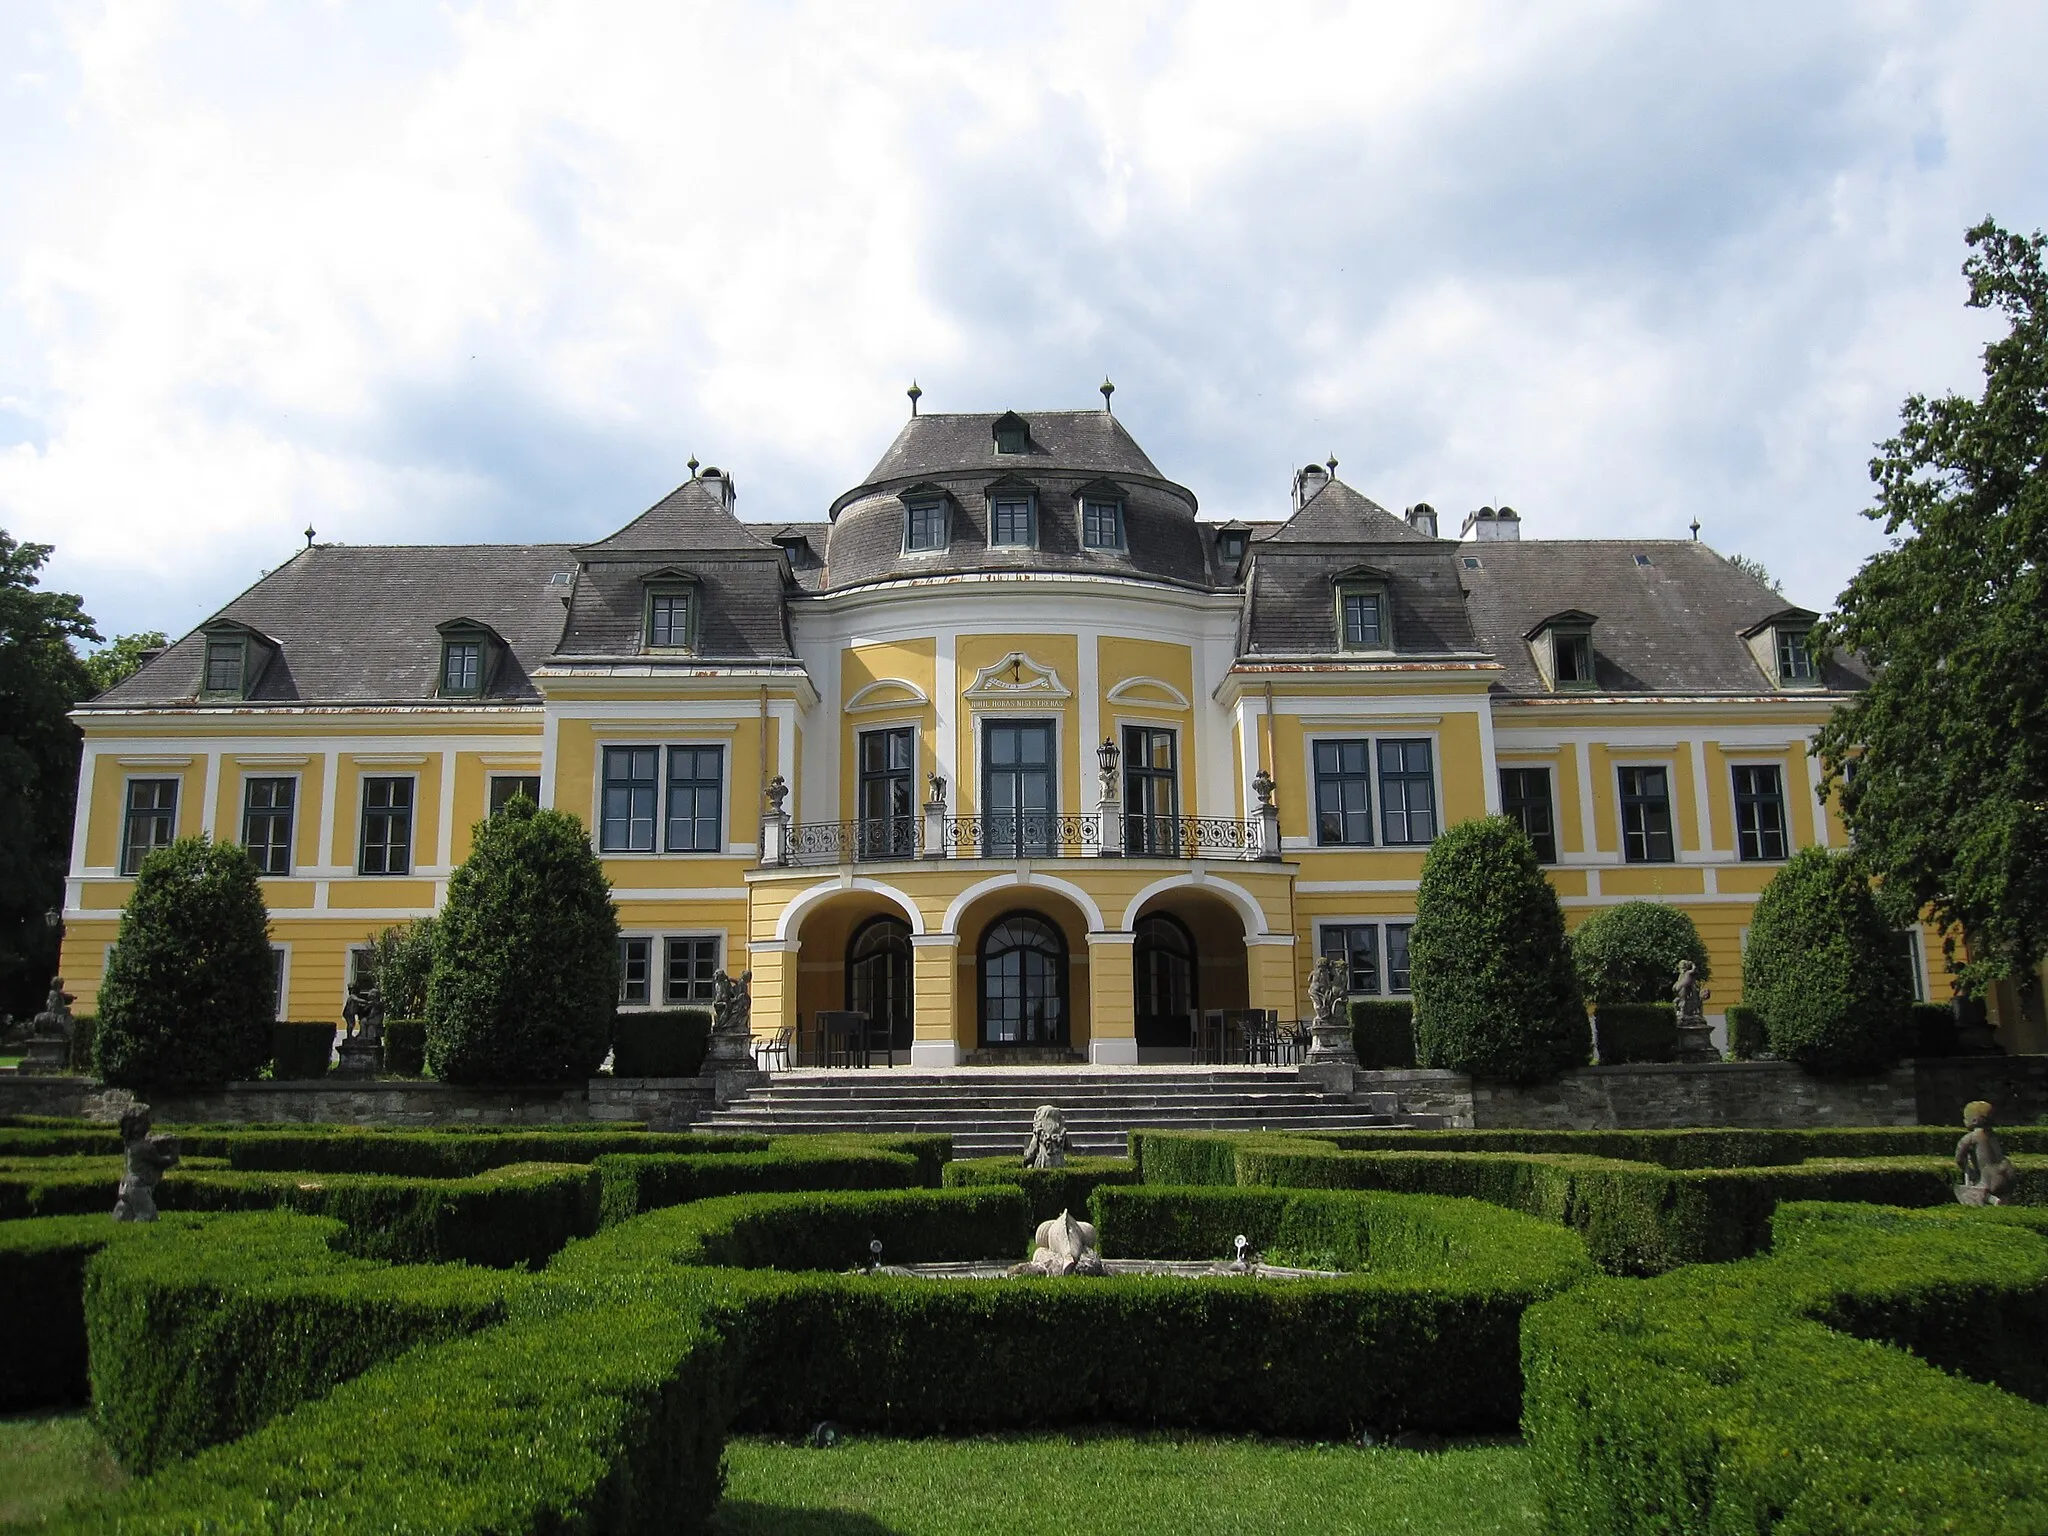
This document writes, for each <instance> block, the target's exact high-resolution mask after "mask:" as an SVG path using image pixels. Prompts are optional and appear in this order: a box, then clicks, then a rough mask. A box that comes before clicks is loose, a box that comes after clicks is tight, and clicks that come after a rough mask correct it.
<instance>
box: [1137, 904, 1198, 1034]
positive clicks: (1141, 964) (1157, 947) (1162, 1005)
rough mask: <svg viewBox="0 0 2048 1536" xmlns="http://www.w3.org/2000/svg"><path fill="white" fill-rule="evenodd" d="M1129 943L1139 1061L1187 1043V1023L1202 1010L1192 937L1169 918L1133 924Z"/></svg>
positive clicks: (1162, 914)
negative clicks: (1130, 943) (1135, 925)
mask: <svg viewBox="0 0 2048 1536" xmlns="http://www.w3.org/2000/svg"><path fill="white" fill-rule="evenodd" d="M1133 931H1134V934H1135V938H1134V941H1133V944H1132V954H1131V966H1132V1004H1131V1006H1132V1014H1133V1017H1134V1025H1135V1029H1136V1033H1137V1037H1138V1050H1139V1052H1140V1056H1139V1060H1141V1061H1142V1060H1144V1053H1146V1052H1150V1051H1165V1050H1171V1049H1174V1048H1176V1047H1179V1048H1185V1047H1186V1046H1187V1044H1188V1031H1189V1022H1188V1021H1189V1020H1190V1018H1192V1017H1193V1015H1194V1012H1195V1010H1196V1009H1198V1008H1200V1007H1201V1006H1202V1001H1201V978H1200V974H1199V971H1198V969H1197V967H1196V963H1195V940H1194V935H1192V934H1191V933H1189V932H1188V926H1187V924H1186V923H1184V922H1182V921H1181V920H1180V919H1179V918H1177V917H1174V916H1173V915H1172V914H1170V913H1166V912H1155V913H1153V914H1152V915H1151V916H1149V917H1141V918H1139V919H1138V926H1137V928H1136V929H1135V930H1133Z"/></svg>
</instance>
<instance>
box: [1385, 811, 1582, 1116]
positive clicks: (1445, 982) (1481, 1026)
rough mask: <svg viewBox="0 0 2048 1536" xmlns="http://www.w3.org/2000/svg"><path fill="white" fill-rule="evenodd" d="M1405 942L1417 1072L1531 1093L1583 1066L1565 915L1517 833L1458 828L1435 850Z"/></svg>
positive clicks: (1489, 820)
mask: <svg viewBox="0 0 2048 1536" xmlns="http://www.w3.org/2000/svg"><path fill="white" fill-rule="evenodd" d="M1408 942H1409V963H1410V975H1411V984H1412V986H1413V987H1414V990H1415V1048H1416V1060H1417V1061H1418V1062H1419V1063H1420V1064H1421V1065H1422V1066H1425V1067H1447V1068H1449V1069H1451V1070H1452V1071H1456V1072H1469V1073H1471V1074H1472V1075H1474V1076H1475V1077H1488V1078H1500V1079H1506V1080H1508V1081H1511V1082H1530V1081H1534V1080H1537V1079H1540V1078H1545V1077H1552V1076H1555V1075H1556V1074H1557V1073H1559V1072H1562V1071H1564V1070H1566V1069H1568V1068H1571V1067H1579V1066H1584V1065H1585V1063H1586V1060H1587V1058H1588V1057H1589V1056H1590V1055H1591V1054H1592V1049H1593V1037H1592V1032H1591V1029H1590V1027H1589V1026H1588V1024H1587V1022H1586V1007H1585V1003H1584V1001H1583V1000H1582V998H1581V996H1580V992H1579V982H1578V977H1577V976H1576V975H1575V974H1574V973H1573V971H1572V956H1571V949H1570V946H1569V945H1568V944H1567V943H1566V941H1565V934H1564V912H1563V909H1562V908H1560V907H1559V906H1558V904H1557V892H1556V891H1554V890H1553V889H1552V888H1551V885H1550V882H1549V881H1548V880H1546V879H1544V878H1543V871H1542V868H1541V867H1540V866H1539V865H1538V864H1537V862H1536V850H1535V848H1534V847H1533V846H1531V844H1530V842H1529V838H1528V835H1527V834H1526V833H1524V832H1523V831H1522V829H1521V827H1520V826H1518V825H1517V824H1516V823H1514V822H1513V821H1510V820H1509V819H1508V818H1506V817H1504V816H1488V817H1485V818H1483V819H1481V820H1476V821H1466V822H1460V823H1459V824H1458V825H1457V826H1455V827H1452V828H1451V829H1450V830H1449V831H1447V832H1445V833H1444V835H1443V836H1441V837H1439V838H1438V839H1437V840H1436V842H1435V843H1434V844H1432V845H1431V847H1430V850H1429V856H1428V857H1427V858H1426V859H1424V860H1423V864H1422V883H1421V886H1420V888H1419V889H1418V890H1417V892H1416V896H1415V929H1414V932H1413V933H1412V934H1411V935H1410V936H1409V941H1408Z"/></svg>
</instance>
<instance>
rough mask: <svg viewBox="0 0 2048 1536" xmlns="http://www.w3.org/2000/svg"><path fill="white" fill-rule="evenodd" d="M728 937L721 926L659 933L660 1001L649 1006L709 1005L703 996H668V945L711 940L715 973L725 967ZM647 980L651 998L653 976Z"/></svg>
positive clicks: (708, 999)
mask: <svg viewBox="0 0 2048 1536" xmlns="http://www.w3.org/2000/svg"><path fill="white" fill-rule="evenodd" d="M620 937H621V938H623V937H625V935H623V934H621V935H620ZM728 937H729V936H728V935H727V933H726V931H725V930H724V929H723V928H683V929H677V930H676V931H674V932H670V933H664V934H662V935H661V989H660V990H661V1001H660V1002H659V1003H652V1004H650V1006H652V1007H657V1008H696V1007H699V1006H708V1005H709V1003H710V1001H711V999H710V998H709V997H703V998H695V997H689V998H672V997H670V996H669V995H668V982H669V966H668V947H669V945H671V944H673V943H677V942H684V943H701V942H703V941H704V940H706V939H709V940H710V941H711V942H712V943H713V944H715V945H716V946H717V954H716V956H715V957H714V960H713V964H712V969H713V971H714V973H715V972H717V971H720V970H724V969H725V968H726V964H725V951H726V945H727V942H728ZM648 982H649V986H648V995H649V997H650V998H651V997H652V996H653V994H654V990H655V989H654V987H653V984H652V983H653V977H652V976H651V975H650V976H649V978H648Z"/></svg>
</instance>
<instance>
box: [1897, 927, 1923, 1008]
mask: <svg viewBox="0 0 2048 1536" xmlns="http://www.w3.org/2000/svg"><path fill="white" fill-rule="evenodd" d="M1892 942H1893V943H1894V944H1896V945H1898V947H1899V959H1900V961H1901V962H1902V963H1903V964H1904V965H1905V967H1906V975H1907V977H1908V978H1909V979H1910V981H1911V982H1912V987H1913V1001H1914V1002H1916V1003H1924V1002H1926V1001H1927V950H1926V948H1925V947H1924V946H1923V945H1922V944H1921V942H1920V930H1919V929H1918V928H1908V929H1905V930H1904V931H1902V932H1900V933H1895V934H1893V935H1892Z"/></svg>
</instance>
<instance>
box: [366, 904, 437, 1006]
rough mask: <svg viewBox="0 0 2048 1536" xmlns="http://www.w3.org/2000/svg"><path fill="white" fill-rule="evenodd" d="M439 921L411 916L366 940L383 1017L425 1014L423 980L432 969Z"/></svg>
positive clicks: (425, 989)
mask: <svg viewBox="0 0 2048 1536" xmlns="http://www.w3.org/2000/svg"><path fill="white" fill-rule="evenodd" d="M439 926H440V925H439V923H437V922H436V921H435V919H433V918H431V917H420V918H415V919H414V920H413V921H411V922H409V923H397V924H394V925H393V926H392V927H389V928H386V929H385V930H384V931H383V932H382V933H380V934H378V935H377V937H376V938H375V939H373V940H371V942H370V949H371V956H370V969H371V971H372V973H373V974H374V975H375V976H376V978H377V991H378V993H379V995H380V996H381V997H382V999H383V1002H384V1016H385V1017H386V1018H387V1019H423V1018H425V1017H426V1016H427V981H428V978H429V977H430V976H431V975H432V974H433V970H434V935H435V933H436V931H437V930H438V928H439Z"/></svg>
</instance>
